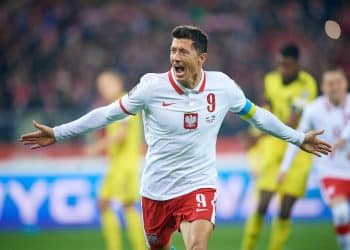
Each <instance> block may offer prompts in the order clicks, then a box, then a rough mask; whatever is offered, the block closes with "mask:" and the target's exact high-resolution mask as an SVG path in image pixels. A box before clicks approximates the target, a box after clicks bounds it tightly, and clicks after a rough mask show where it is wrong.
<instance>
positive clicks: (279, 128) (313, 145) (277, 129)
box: [239, 99, 331, 156]
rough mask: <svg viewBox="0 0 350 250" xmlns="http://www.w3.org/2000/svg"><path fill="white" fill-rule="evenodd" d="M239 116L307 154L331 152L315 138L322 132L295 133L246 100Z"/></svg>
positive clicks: (323, 143) (328, 147)
mask: <svg viewBox="0 0 350 250" xmlns="http://www.w3.org/2000/svg"><path fill="white" fill-rule="evenodd" d="M239 115H240V116H241V117H242V119H244V120H246V121H248V122H249V123H251V124H253V125H254V126H255V127H257V128H258V129H260V130H261V131H263V132H265V133H268V134H270V135H273V136H275V137H278V138H280V139H282V140H285V141H287V142H290V143H293V144H294V145H297V146H299V147H300V148H301V149H302V150H304V151H306V152H308V153H311V154H314V155H316V156H321V154H324V155H327V154H328V153H330V152H331V145H329V144H328V143H326V142H324V141H322V140H320V139H318V138H317V136H318V135H320V134H322V133H323V130H311V131H309V132H307V133H303V132H299V131H296V130H294V129H292V128H290V127H288V126H286V125H285V124H283V123H282V122H281V121H280V120H279V119H277V118H276V117H275V116H274V115H273V114H272V113H270V112H269V111H267V110H265V109H262V108H260V107H258V106H255V105H254V104H253V103H252V102H250V101H249V100H248V99H247V101H246V104H245V105H244V107H243V109H242V110H241V111H240V112H239Z"/></svg>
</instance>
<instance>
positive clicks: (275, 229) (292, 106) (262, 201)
mask: <svg viewBox="0 0 350 250" xmlns="http://www.w3.org/2000/svg"><path fill="white" fill-rule="evenodd" d="M277 64H278V67H277V70H275V71H272V72H269V73H268V74H267V75H266V76H265V79H264V92H265V99H266V100H267V102H268V104H267V107H268V108H269V109H270V110H271V111H272V113H274V114H275V115H276V116H277V117H278V118H279V119H281V120H282V121H283V122H285V123H286V124H288V125H289V126H291V127H293V128H295V127H296V126H297V125H298V122H299V119H300V115H301V111H302V109H303V108H304V106H305V105H306V104H307V103H308V102H310V101H312V100H313V99H314V98H315V97H316V95H317V85H316V82H315V80H314V78H313V77H312V76H311V75H310V74H309V73H307V72H305V71H303V70H300V66H299V48H298V47H297V46H296V45H294V44H287V45H285V46H284V47H282V48H281V50H280V52H279V55H278V58H277ZM256 138H259V137H256ZM286 146H287V143H285V142H283V141H281V140H279V139H276V138H273V137H271V136H264V137H261V138H260V139H259V141H258V143H257V144H256V146H254V147H255V148H254V147H253V148H251V149H250V151H249V153H248V156H249V157H250V159H251V160H250V161H251V162H253V163H254V162H255V164H254V165H255V166H254V169H255V170H254V172H255V175H256V176H257V180H256V185H257V192H258V204H257V207H256V209H255V211H254V213H253V214H252V215H251V217H250V218H249V219H248V220H247V223H246V226H245V232H244V236H243V243H242V250H251V249H254V248H255V245H256V242H257V240H258V236H259V233H260V231H261V228H262V225H263V220H264V216H265V214H266V212H267V210H268V206H269V203H270V201H271V199H272V197H273V196H274V194H276V193H278V194H279V195H280V197H279V198H280V202H279V210H278V215H277V216H276V218H274V220H273V222H272V230H271V236H270V242H269V247H268V249H269V250H279V249H282V248H283V246H284V244H285V242H286V240H287V238H288V235H289V231H290V226H291V223H290V214H291V211H292V208H293V205H294V204H295V202H296V200H297V199H298V198H300V197H302V196H303V195H304V192H305V188H306V180H307V177H308V175H309V172H310V164H311V158H310V156H309V155H307V154H305V153H303V152H301V153H300V154H299V155H298V157H297V158H296V159H295V160H294V162H293V165H292V167H291V169H290V170H289V171H288V173H287V174H286V178H285V180H284V181H283V183H280V184H279V183H277V177H278V169H279V166H280V163H281V160H282V158H283V154H284V152H285V149H286ZM257 152H260V154H259V153H257ZM262 153H263V154H262ZM257 155H258V157H261V158H260V159H259V160H258V161H257V160H256V159H255V157H257ZM256 162H259V163H260V166H256V165H257V164H256ZM257 168H258V169H259V170H256V169H257Z"/></svg>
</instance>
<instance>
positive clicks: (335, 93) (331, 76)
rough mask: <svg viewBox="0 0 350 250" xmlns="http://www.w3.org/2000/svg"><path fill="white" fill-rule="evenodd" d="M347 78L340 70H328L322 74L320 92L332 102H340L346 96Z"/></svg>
mask: <svg viewBox="0 0 350 250" xmlns="http://www.w3.org/2000/svg"><path fill="white" fill-rule="evenodd" d="M347 88H348V83H347V80H346V78H345V76H344V74H343V73H342V72H340V71H328V72H325V73H324V74H323V81H322V92H323V93H324V94H325V95H326V96H327V97H328V98H329V100H330V101H331V102H332V103H340V102H342V101H343V98H344V97H345V96H346V93H347Z"/></svg>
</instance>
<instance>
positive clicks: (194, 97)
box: [21, 26, 331, 250]
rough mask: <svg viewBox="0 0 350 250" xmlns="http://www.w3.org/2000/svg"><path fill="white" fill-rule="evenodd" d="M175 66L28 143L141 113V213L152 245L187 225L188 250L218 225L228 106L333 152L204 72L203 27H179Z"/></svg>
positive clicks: (310, 147)
mask: <svg viewBox="0 0 350 250" xmlns="http://www.w3.org/2000/svg"><path fill="white" fill-rule="evenodd" d="M172 37H173V39H172V43H171V46H170V63H171V69H170V70H169V71H168V72H166V73H161V74H154V73H151V74H146V75H144V76H143V77H142V78H141V80H140V82H139V84H138V85H137V86H136V87H135V88H134V89H133V90H132V91H130V93H129V94H128V95H124V96H123V97H122V98H120V99H119V100H118V101H116V102H114V103H112V104H110V105H108V106H105V107H101V108H98V109H95V110H93V111H91V112H90V113H88V114H86V115H84V116H82V117H81V118H79V119H77V120H75V121H72V122H70V123H66V124H63V125H60V126H57V127H54V128H50V127H48V126H45V125H41V124H38V123H37V122H34V126H35V127H36V128H37V129H38V130H37V131H35V132H32V133H28V134H25V135H23V136H22V137H21V141H22V142H23V143H24V144H26V145H31V148H32V149H35V148H40V147H44V146H47V145H50V144H53V143H55V142H56V141H61V140H63V139H66V138H70V137H73V136H77V135H80V134H83V133H86V132H89V131H92V130H95V129H98V128H101V127H104V126H106V125H107V124H109V123H111V122H112V121H115V120H121V119H123V118H125V117H127V116H128V115H134V114H136V113H138V112H140V111H142V116H143V123H144V133H145V139H146V143H147V145H148V151H147V155H146V164H145V167H144V170H143V173H142V178H141V195H142V213H143V223H144V230H145V234H146V237H147V242H148V244H149V247H150V248H151V249H159V250H161V249H165V250H168V249H170V244H171V236H172V234H173V233H174V232H175V231H176V230H180V231H181V234H182V236H183V239H184V242H185V246H186V249H191V250H193V249H200V250H205V249H207V245H208V240H209V237H210V235H211V233H212V231H213V227H214V223H215V197H216V182H217V171H216V168H215V145H216V139H217V134H218V131H219V128H220V126H221V124H222V121H223V119H224V117H225V115H226V113H227V112H228V111H231V112H233V113H236V114H239V115H240V116H241V117H242V118H243V119H245V120H247V121H249V122H251V123H252V124H254V125H255V126H257V127H258V128H260V129H261V130H263V131H265V132H267V133H270V134H272V135H275V136H277V137H279V138H281V139H283V140H286V141H288V142H291V143H293V144H295V145H298V146H300V147H301V148H302V149H303V150H305V151H307V152H310V153H314V154H318V153H322V154H327V153H328V152H330V151H331V149H330V145H328V144H327V143H325V142H323V141H321V140H319V139H318V138H317V135H319V134H321V133H322V131H310V132H308V133H306V134H305V133H302V132H298V131H296V130H294V129H292V128H290V127H288V126H286V125H284V124H283V123H282V122H280V121H279V120H278V119H277V118H276V117H275V116H273V115H272V114H271V113H270V112H268V111H266V110H264V109H261V108H259V107H257V106H255V105H254V104H253V103H252V102H251V101H249V100H248V99H247V98H246V97H245V96H244V94H243V92H242V90H241V89H240V88H239V87H238V85H237V84H236V83H235V82H234V81H233V80H232V79H231V78H230V77H228V76H227V75H225V74H223V73H221V72H213V71H204V70H203V69H202V67H203V64H204V62H205V61H206V59H207V55H208V54H207V43H208V39H207V35H206V34H205V33H204V32H203V31H202V30H200V29H199V28H197V27H192V26H177V27H175V28H174V30H173V31H172Z"/></svg>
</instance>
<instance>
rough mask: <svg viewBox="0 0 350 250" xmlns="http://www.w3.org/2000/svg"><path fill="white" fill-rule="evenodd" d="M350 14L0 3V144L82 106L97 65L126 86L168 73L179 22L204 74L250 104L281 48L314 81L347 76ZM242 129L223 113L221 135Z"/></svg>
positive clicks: (224, 4)
mask: <svg viewBox="0 0 350 250" xmlns="http://www.w3.org/2000/svg"><path fill="white" fill-rule="evenodd" d="M349 16H350V2H349V1H341V0H308V1H278V0H271V1H254V0H245V1H239V0H234V1H228V0H216V1H211V0H191V1H183V0H181V1H170V0H166V1H161V0H144V1H133V0H128V1H97V0H84V1H83V0H81V1H74V0H69V1H67V0H59V1H54V0H46V1H45V0H36V1H34V0H23V1H1V3H0V29H1V32H0V142H6V141H13V140H15V139H16V138H18V135H19V134H20V133H21V132H23V131H24V130H28V127H29V126H30V122H31V120H32V119H38V120H39V121H41V122H43V123H47V124H49V125H54V124H59V123H62V122H66V121H68V120H71V119H74V118H77V117H78V116H79V115H81V114H82V113H84V112H86V111H87V110H89V109H91V108H92V107H93V105H94V103H96V98H97V94H96V91H95V78H96V75H97V73H98V72H99V71H101V70H103V69H106V68H109V69H115V70H119V71H120V72H122V73H123V74H124V76H125V80H126V87H127V89H130V88H131V87H133V86H134V85H135V84H136V83H137V82H138V79H139V77H140V76H141V75H143V74H145V73H147V72H165V71H167V70H168V69H169V58H168V57H169V56H168V55H169V44H170V41H171V37H170V31H171V29H172V28H173V27H174V26H176V25H178V24H194V25H198V26H200V27H201V28H202V29H204V30H205V31H206V32H207V33H208V34H209V38H210V46H209V61H208V63H207V64H206V66H205V69H206V70H219V71H224V72H226V73H227V74H229V75H230V76H231V77H232V78H233V79H234V80H236V81H237V82H238V83H239V84H240V85H241V86H242V88H243V89H244V90H245V92H246V94H247V96H248V97H249V98H250V99H252V100H255V101H256V102H258V103H259V100H260V95H261V89H262V88H261V85H262V79H263V75H264V73H266V72H267V71H268V70H271V69H272V68H273V67H274V59H275V55H276V52H277V51H278V49H279V48H280V46H282V45H283V44H284V43H287V42H295V43H296V44H297V45H299V46H300V48H301V53H302V56H301V64H302V66H303V68H304V69H307V70H308V71H309V72H311V73H312V74H313V75H314V76H315V77H316V79H319V78H320V74H321V72H322V69H323V67H324V66H325V65H327V64H334V63H336V64H339V65H340V66H342V67H344V69H345V70H346V72H347V74H349V73H350V43H349V40H350V18H349ZM328 19H332V20H336V21H337V22H338V23H339V24H340V26H341V29H342V30H341V32H342V33H341V36H340V39H338V40H332V39H330V38H329V37H328V36H327V35H326V34H325V32H324V24H325V21H326V20H328ZM242 127H244V125H243V123H241V122H240V121H239V119H237V118H233V116H229V117H227V118H226V119H225V123H224V126H223V129H222V131H221V132H222V134H224V135H225V134H227V135H228V134H233V133H236V132H238V131H239V130H240V129H241V128H242ZM25 128H26V129H25Z"/></svg>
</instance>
